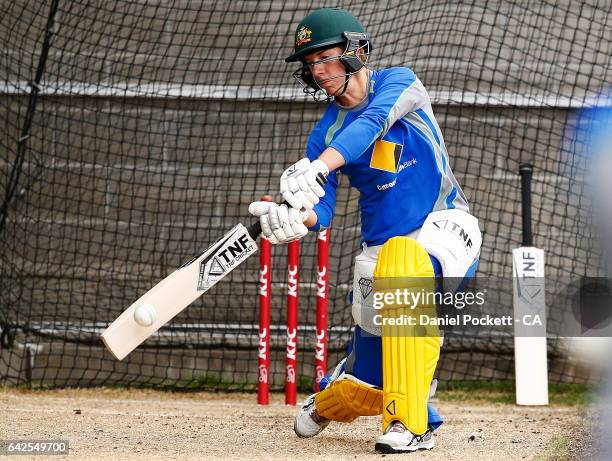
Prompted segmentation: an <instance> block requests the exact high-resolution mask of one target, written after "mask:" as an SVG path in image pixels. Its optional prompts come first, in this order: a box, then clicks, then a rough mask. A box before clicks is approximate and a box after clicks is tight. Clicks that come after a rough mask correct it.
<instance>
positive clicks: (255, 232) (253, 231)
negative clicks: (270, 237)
mask: <svg viewBox="0 0 612 461" xmlns="http://www.w3.org/2000/svg"><path fill="white" fill-rule="evenodd" d="M317 182H318V183H319V184H320V185H321V186H324V185H325V184H327V176H324V175H323V174H322V173H319V175H318V176H317ZM283 204H285V205H287V206H288V207H291V205H289V202H287V201H286V200H285V201H284V202H283ZM247 231H248V232H249V235H250V236H251V238H252V239H253V240H257V237H259V234H261V223H260V222H259V220H257V221H256V222H254V223H253V224H251V225H250V226H249V227H247Z"/></svg>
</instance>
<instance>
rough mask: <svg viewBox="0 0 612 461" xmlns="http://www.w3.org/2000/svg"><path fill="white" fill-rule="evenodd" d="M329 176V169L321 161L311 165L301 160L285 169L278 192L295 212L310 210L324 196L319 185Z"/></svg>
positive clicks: (305, 160) (308, 161)
mask: <svg viewBox="0 0 612 461" xmlns="http://www.w3.org/2000/svg"><path fill="white" fill-rule="evenodd" d="M327 175H329V168H327V165H326V164H325V163H323V162H322V161H321V160H315V161H313V162H312V163H311V162H310V160H308V159H307V158H303V159H302V160H300V161H299V162H297V163H294V164H293V165H291V166H290V167H289V168H287V169H286V170H285V171H284V173H283V174H282V176H281V179H280V192H281V194H283V198H284V199H285V200H286V201H287V203H289V204H290V205H291V206H292V207H293V208H295V209H297V210H304V209H306V210H311V209H312V208H313V207H314V206H315V205H316V204H317V203H319V198H320V197H323V195H325V191H324V190H323V187H321V184H320V183H319V182H318V181H317V178H319V181H324V180H325V178H327Z"/></svg>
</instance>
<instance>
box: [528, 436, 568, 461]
mask: <svg viewBox="0 0 612 461" xmlns="http://www.w3.org/2000/svg"><path fill="white" fill-rule="evenodd" d="M573 443H574V438H573V437H572V436H571V435H556V436H554V437H553V438H552V439H551V440H550V442H549V443H548V445H547V447H546V450H545V451H544V453H542V455H540V456H538V457H537V458H535V461H566V460H569V459H570V455H569V448H570V447H571V446H572V444H573Z"/></svg>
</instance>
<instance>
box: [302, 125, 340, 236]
mask: <svg viewBox="0 0 612 461" xmlns="http://www.w3.org/2000/svg"><path fill="white" fill-rule="evenodd" d="M320 133H321V130H319V129H317V128H315V129H314V130H313V132H312V133H311V134H310V137H309V138H308V144H307V146H306V157H308V159H309V160H310V161H313V160H316V159H317V158H319V155H321V152H323V150H325V146H324V142H323V138H322V136H321V134H320ZM337 188H338V177H337V175H336V172H335V171H332V172H330V173H329V176H328V177H327V184H325V185H324V186H323V190H324V191H325V195H324V196H323V197H321V201H320V202H319V203H317V204H316V205H315V206H314V212H315V214H316V215H317V222H316V223H315V225H314V226H312V227H309V228H308V229H310V230H311V231H317V232H318V231H320V230H323V229H327V228H328V227H329V226H330V224H331V222H332V219H333V217H334V210H335V209H336V189H337Z"/></svg>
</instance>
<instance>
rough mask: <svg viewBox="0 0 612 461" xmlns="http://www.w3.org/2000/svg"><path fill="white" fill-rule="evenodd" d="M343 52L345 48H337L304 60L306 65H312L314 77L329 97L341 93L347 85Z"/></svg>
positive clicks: (308, 56)
mask: <svg viewBox="0 0 612 461" xmlns="http://www.w3.org/2000/svg"><path fill="white" fill-rule="evenodd" d="M343 52H344V48H342V47H340V46H337V47H334V48H329V49H327V50H323V51H317V52H315V53H311V54H309V55H307V56H306V57H305V58H304V63H305V64H310V69H311V72H312V76H313V77H314V79H315V80H316V82H317V84H318V85H319V86H320V87H321V88H323V89H324V90H325V91H326V92H327V94H329V95H333V94H335V93H336V92H338V91H340V90H341V89H342V87H343V86H344V83H345V74H346V68H345V67H344V64H342V62H340V55H341V54H342V53H343Z"/></svg>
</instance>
